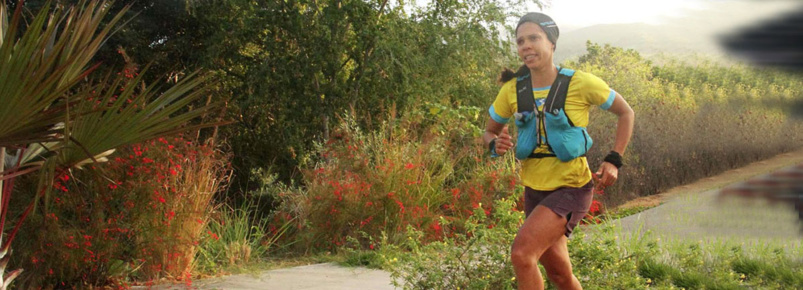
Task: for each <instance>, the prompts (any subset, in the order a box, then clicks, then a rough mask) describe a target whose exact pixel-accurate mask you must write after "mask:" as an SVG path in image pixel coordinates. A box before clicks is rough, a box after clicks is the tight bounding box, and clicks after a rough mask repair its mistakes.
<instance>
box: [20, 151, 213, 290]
mask: <svg viewBox="0 0 803 290" xmlns="http://www.w3.org/2000/svg"><path fill="white" fill-rule="evenodd" d="M117 156H119V157H115V158H113V160H112V161H110V162H108V163H101V164H97V165H95V166H93V167H90V168H87V169H86V170H73V171H71V172H69V173H65V174H62V175H60V176H59V177H58V180H57V181H56V182H55V183H54V187H55V192H56V193H55V194H53V195H52V198H51V200H50V202H49V204H46V205H45V206H44V207H43V208H42V210H43V211H44V212H45V214H43V215H36V216H32V217H31V218H30V219H29V220H28V221H27V222H28V223H29V224H28V226H29V228H30V229H39V230H27V231H22V232H20V238H22V239H24V240H27V241H29V243H19V244H16V247H15V250H16V251H18V253H21V255H15V257H26V258H25V259H19V260H14V261H13V263H16V264H17V265H20V266H21V267H23V268H24V269H26V271H25V272H24V274H23V276H21V278H20V280H19V283H22V285H29V286H31V287H33V286H34V285H107V284H109V283H111V284H118V285H126V284H127V283H128V282H130V281H131V280H149V279H157V278H159V277H171V278H177V279H184V280H188V279H189V278H191V276H190V275H191V269H192V265H193V260H194V257H195V255H196V251H197V250H198V247H197V246H198V242H199V241H201V240H203V239H204V238H205V235H203V234H204V232H203V229H204V226H205V224H206V221H207V220H208V219H209V213H210V212H211V207H212V198H213V196H214V195H215V194H216V193H217V192H218V191H219V190H220V189H221V187H222V186H224V185H225V182H226V174H225V173H226V172H225V170H226V161H225V160H226V159H225V156H224V155H222V154H221V153H220V152H218V151H215V150H214V149H212V148H210V147H209V146H205V145H199V144H197V143H194V142H190V141H186V140H185V139H183V138H180V137H176V138H169V139H166V138H159V139H158V140H153V141H150V142H147V143H143V144H138V145H134V146H130V147H127V148H123V149H122V150H120V152H119V155H117ZM21 190H25V189H21ZM29 196H30V195H29ZM22 202H30V201H22ZM127 281H128V282H127ZM25 287H27V286H25Z"/></svg>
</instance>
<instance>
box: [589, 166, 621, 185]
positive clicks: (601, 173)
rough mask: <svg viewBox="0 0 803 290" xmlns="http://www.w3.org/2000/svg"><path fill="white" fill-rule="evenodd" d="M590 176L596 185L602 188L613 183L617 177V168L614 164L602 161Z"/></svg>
mask: <svg viewBox="0 0 803 290" xmlns="http://www.w3.org/2000/svg"><path fill="white" fill-rule="evenodd" d="M591 176H592V177H593V178H594V183H595V184H596V186H598V187H599V188H600V189H604V188H606V187H608V186H611V185H613V183H614V182H616V179H618V178H619V168H616V166H614V165H613V164H610V163H608V162H602V164H600V166H599V170H597V172H596V173H594V174H592V175H591Z"/></svg>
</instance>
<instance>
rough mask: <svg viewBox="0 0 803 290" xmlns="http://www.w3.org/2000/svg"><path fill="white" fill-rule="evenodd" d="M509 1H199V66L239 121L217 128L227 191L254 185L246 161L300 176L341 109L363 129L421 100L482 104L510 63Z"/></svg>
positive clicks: (290, 176) (284, 175)
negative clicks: (229, 159)
mask: <svg viewBox="0 0 803 290" xmlns="http://www.w3.org/2000/svg"><path fill="white" fill-rule="evenodd" d="M520 2H521V1H509V3H508V2H504V3H497V2H494V1H470V2H458V1H446V2H443V1H441V2H438V3H435V4H433V5H432V6H430V7H423V8H411V6H412V4H410V3H407V4H404V3H391V2H388V1H377V0H371V1H364V0H348V1H340V0H332V1H308V0H300V1H279V2H276V1H273V2H271V1H268V2H265V3H260V2H254V1H240V0H236V1H224V2H222V3H220V2H215V3H210V4H204V3H199V4H198V5H197V6H195V7H194V10H195V11H196V14H195V15H197V17H199V18H200V19H202V20H201V21H202V22H203V23H208V25H210V27H212V28H211V29H210V30H211V31H213V32H214V33H213V34H212V35H210V36H209V38H208V42H207V43H206V44H207V50H206V52H207V59H208V62H207V64H208V65H207V67H208V68H209V69H211V70H213V71H215V72H217V73H218V75H219V76H220V77H221V79H222V80H223V83H222V84H223V86H222V88H221V90H222V91H225V92H231V95H232V96H233V97H234V98H233V102H232V104H231V105H232V107H231V111H230V112H232V113H233V116H234V117H235V118H236V119H237V120H238V121H239V123H238V125H237V126H235V127H231V128H230V130H228V131H226V132H225V133H226V135H227V136H228V139H229V142H230V143H231V144H232V148H233V150H234V152H235V159H234V160H233V164H234V166H235V169H236V171H237V175H236V176H235V177H236V179H237V180H236V183H237V186H238V187H237V188H238V189H242V190H241V191H242V193H244V194H245V193H247V192H248V191H250V190H254V189H255V188H256V187H258V185H257V184H253V183H250V179H251V178H250V176H249V173H250V172H252V170H253V169H258V168H274V169H275V170H276V171H275V172H277V173H278V174H279V175H280V180H282V181H285V182H287V181H288V180H290V179H295V180H296V181H298V180H300V179H301V176H302V174H301V172H300V171H301V170H300V168H302V167H306V166H310V165H312V164H311V163H310V162H312V161H314V160H313V159H312V158H314V156H313V155H314V154H316V152H315V150H314V146H313V144H314V143H315V142H325V141H326V140H327V139H328V137H330V135H331V133H330V130H332V128H335V127H336V126H337V124H336V122H335V121H333V120H334V119H335V118H336V117H337V116H338V115H339V114H341V113H342V112H343V111H349V112H350V113H351V114H352V115H353V117H354V118H355V120H357V122H358V123H359V124H360V126H361V127H363V128H366V129H368V130H375V129H379V128H381V127H382V123H383V122H384V121H385V120H384V119H383V118H382V117H377V116H387V112H389V111H391V110H396V111H398V112H400V113H404V112H406V111H408V110H410V109H411V108H415V107H416V106H417V105H418V104H420V103H423V102H430V103H433V104H442V105H444V106H454V105H472V106H477V105H479V104H483V106H484V105H485V104H484V103H485V102H486V100H487V98H488V96H489V95H493V94H494V93H495V90H496V88H495V87H494V84H493V82H492V81H490V80H493V79H494V78H495V74H496V73H497V72H498V71H499V70H500V69H501V67H502V66H504V65H505V64H507V63H509V62H510V59H509V57H510V56H509V55H508V54H507V51H508V48H509V47H510V46H509V43H507V42H506V41H505V40H504V38H503V37H502V36H503V35H504V34H505V33H506V31H505V30H503V29H502V27H503V25H504V24H505V18H506V17H507V16H508V15H510V11H513V9H515V8H514V7H517V6H516V5H518V4H520ZM407 11H414V13H412V14H407ZM391 108H394V109H391ZM265 148H271V150H265Z"/></svg>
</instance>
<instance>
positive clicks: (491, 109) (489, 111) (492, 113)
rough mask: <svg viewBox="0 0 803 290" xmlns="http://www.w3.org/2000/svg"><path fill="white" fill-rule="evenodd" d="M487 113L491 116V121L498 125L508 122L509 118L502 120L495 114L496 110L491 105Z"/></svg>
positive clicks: (502, 118)
mask: <svg viewBox="0 0 803 290" xmlns="http://www.w3.org/2000/svg"><path fill="white" fill-rule="evenodd" d="M488 113H490V114H491V119H493V120H494V121H496V122H497V123H499V124H507V121H508V120H510V118H504V117H502V116H499V114H497V113H496V110H495V109H494V106H493V105H491V108H490V109H488Z"/></svg>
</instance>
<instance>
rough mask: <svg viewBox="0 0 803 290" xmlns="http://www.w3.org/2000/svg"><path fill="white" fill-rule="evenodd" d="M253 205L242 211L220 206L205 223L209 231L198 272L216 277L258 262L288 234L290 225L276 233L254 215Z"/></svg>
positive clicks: (204, 234)
mask: <svg viewBox="0 0 803 290" xmlns="http://www.w3.org/2000/svg"><path fill="white" fill-rule="evenodd" d="M252 211H253V204H250V203H244V204H242V205H241V206H240V207H239V208H231V207H229V206H227V205H220V206H219V208H217V209H216V210H215V213H214V214H213V215H212V217H211V218H210V219H209V220H208V222H207V224H206V228H205V230H206V232H205V233H202V235H203V238H202V239H201V243H200V245H199V246H198V248H199V250H198V254H197V255H196V260H195V265H194V270H195V272H196V273H203V274H217V273H220V272H221V271H234V270H238V269H242V268H246V267H248V266H250V265H253V264H257V263H259V262H260V261H261V260H262V259H264V258H266V257H267V256H268V254H269V252H270V251H271V250H275V248H276V246H277V245H276V241H277V240H278V239H279V238H280V237H281V236H282V235H283V234H284V233H285V232H286V231H287V229H288V227H289V226H290V223H289V222H288V223H285V224H284V225H281V227H280V228H278V229H276V230H275V231H271V230H270V229H269V224H268V222H269V220H268V219H263V218H261V217H257V216H254V215H252V214H251V212H252Z"/></svg>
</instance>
